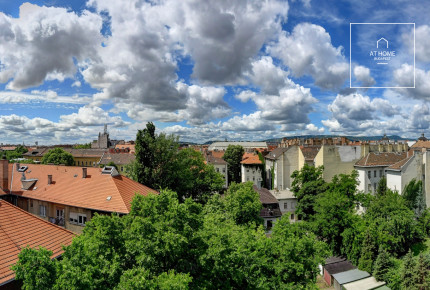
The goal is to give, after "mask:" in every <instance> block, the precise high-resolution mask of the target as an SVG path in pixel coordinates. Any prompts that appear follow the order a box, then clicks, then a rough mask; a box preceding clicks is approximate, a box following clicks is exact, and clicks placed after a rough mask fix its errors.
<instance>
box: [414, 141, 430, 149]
mask: <svg viewBox="0 0 430 290" xmlns="http://www.w3.org/2000/svg"><path fill="white" fill-rule="evenodd" d="M411 148H430V141H429V140H426V141H424V140H418V141H417V142H416V143H415V144H414V145H412V146H411Z"/></svg>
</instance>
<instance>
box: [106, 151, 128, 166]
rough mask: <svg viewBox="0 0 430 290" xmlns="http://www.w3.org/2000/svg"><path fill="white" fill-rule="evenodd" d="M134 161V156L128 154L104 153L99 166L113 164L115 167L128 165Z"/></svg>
mask: <svg viewBox="0 0 430 290" xmlns="http://www.w3.org/2000/svg"><path fill="white" fill-rule="evenodd" d="M135 159H136V156H135V155H134V154H129V153H105V154H104V155H103V157H102V159H100V164H108V163H109V162H113V163H115V164H116V165H123V164H130V163H131V162H133V161H134V160H135Z"/></svg>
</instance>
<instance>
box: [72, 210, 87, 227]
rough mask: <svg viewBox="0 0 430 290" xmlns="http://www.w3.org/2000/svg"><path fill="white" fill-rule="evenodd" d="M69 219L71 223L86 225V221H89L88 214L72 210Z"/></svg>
mask: <svg viewBox="0 0 430 290" xmlns="http://www.w3.org/2000/svg"><path fill="white" fill-rule="evenodd" d="M69 221H70V223H71V224H76V225H80V226H84V225H85V223H86V222H87V215H86V214H82V213H75V212H71V213H70V217H69Z"/></svg>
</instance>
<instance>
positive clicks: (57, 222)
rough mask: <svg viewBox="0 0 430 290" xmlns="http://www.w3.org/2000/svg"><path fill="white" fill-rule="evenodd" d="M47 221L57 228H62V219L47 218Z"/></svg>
mask: <svg viewBox="0 0 430 290" xmlns="http://www.w3.org/2000/svg"><path fill="white" fill-rule="evenodd" d="M49 221H50V222H51V223H53V224H56V225H57V226H62V227H64V218H62V217H49Z"/></svg>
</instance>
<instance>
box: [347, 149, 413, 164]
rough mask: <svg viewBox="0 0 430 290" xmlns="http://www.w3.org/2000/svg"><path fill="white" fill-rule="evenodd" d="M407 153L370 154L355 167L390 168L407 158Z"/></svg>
mask: <svg viewBox="0 0 430 290" xmlns="http://www.w3.org/2000/svg"><path fill="white" fill-rule="evenodd" d="M407 154H408V153H407V152H401V153H398V152H380V153H378V152H370V153H369V154H367V155H366V156H364V157H363V158H361V159H360V160H358V161H357V162H356V163H355V166H390V165H392V164H394V163H396V162H399V161H400V160H403V159H405V158H406V157H407Z"/></svg>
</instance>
